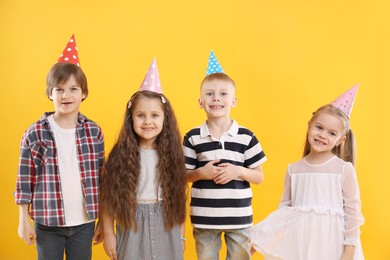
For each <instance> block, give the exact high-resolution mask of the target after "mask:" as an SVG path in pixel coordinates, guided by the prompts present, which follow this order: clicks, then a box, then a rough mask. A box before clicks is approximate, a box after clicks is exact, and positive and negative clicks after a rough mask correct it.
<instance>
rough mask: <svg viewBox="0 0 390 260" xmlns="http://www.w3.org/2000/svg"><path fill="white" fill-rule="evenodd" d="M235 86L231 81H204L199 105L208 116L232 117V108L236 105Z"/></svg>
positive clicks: (209, 117)
mask: <svg viewBox="0 0 390 260" xmlns="http://www.w3.org/2000/svg"><path fill="white" fill-rule="evenodd" d="M236 102H237V98H236V97H235V88H234V86H233V84H232V83H231V82H228V81H223V80H213V81H209V82H205V83H203V86H202V89H201V93H200V98H199V106H200V108H203V109H204V110H205V111H206V114H207V118H208V119H211V118H220V117H227V118H229V117H230V109H231V108H232V107H235V106H236Z"/></svg>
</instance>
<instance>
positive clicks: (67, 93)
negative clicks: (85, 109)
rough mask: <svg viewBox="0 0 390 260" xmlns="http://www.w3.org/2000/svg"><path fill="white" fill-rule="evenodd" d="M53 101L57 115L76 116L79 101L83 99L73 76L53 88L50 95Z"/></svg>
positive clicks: (83, 95) (82, 94)
mask: <svg viewBox="0 0 390 260" xmlns="http://www.w3.org/2000/svg"><path fill="white" fill-rule="evenodd" d="M49 98H50V99H51V100H53V104H54V109H55V113H56V114H57V115H73V114H78V112H79V107H80V104H81V101H82V100H83V99H84V98H85V94H84V93H82V91H81V88H80V85H79V84H78V82H76V79H75V78H74V76H73V75H71V76H70V77H69V79H68V80H67V81H66V82H64V83H60V84H58V86H56V87H54V88H53V90H52V93H51V95H50V96H49Z"/></svg>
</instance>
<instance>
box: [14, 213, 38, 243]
mask: <svg viewBox="0 0 390 260" xmlns="http://www.w3.org/2000/svg"><path fill="white" fill-rule="evenodd" d="M18 235H19V237H20V238H21V239H23V240H24V242H26V245H28V246H31V245H33V244H34V243H35V240H36V239H37V234H36V233H35V230H34V228H33V226H32V225H31V223H30V221H29V220H28V219H27V220H24V221H20V222H19V227H18Z"/></svg>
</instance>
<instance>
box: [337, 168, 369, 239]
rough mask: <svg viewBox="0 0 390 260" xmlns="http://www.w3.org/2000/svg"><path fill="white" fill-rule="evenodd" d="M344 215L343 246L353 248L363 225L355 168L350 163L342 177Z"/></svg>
mask: <svg viewBox="0 0 390 260" xmlns="http://www.w3.org/2000/svg"><path fill="white" fill-rule="evenodd" d="M342 187H343V201H344V213H345V232H344V245H350V246H355V245H356V244H357V242H358V239H359V236H360V230H359V227H360V225H362V224H363V223H364V218H363V215H362V213H361V201H360V191H359V185H358V182H357V177H356V172H355V168H354V167H353V166H352V164H351V163H348V164H346V165H345V167H344V171H343V176H342Z"/></svg>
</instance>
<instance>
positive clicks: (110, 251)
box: [103, 233, 117, 260]
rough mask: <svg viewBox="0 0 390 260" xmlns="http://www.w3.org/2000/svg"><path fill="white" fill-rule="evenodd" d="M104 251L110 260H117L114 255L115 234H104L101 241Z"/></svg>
mask: <svg viewBox="0 0 390 260" xmlns="http://www.w3.org/2000/svg"><path fill="white" fill-rule="evenodd" d="M103 247H104V251H105V252H106V254H107V255H108V256H109V257H110V259H111V260H117V256H116V237H115V234H114V233H112V234H105V236H104V242H103Z"/></svg>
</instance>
